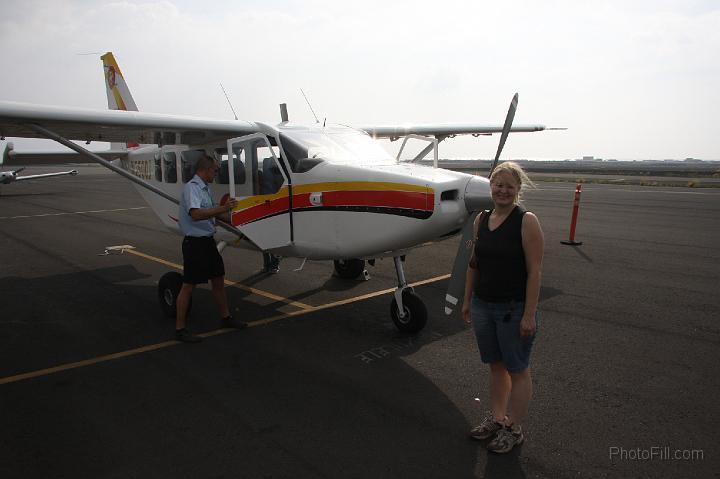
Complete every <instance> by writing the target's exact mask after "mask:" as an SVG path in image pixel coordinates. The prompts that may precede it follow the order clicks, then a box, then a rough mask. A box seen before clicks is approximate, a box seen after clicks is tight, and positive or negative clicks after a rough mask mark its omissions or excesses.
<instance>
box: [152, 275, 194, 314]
mask: <svg viewBox="0 0 720 479" xmlns="http://www.w3.org/2000/svg"><path fill="white" fill-rule="evenodd" d="M182 283H183V280H182V275H181V274H180V273H178V272H176V271H170V272H169V273H165V274H164V275H162V276H161V277H160V281H158V300H159V301H160V309H162V312H163V314H164V315H165V316H167V317H168V318H175V316H176V314H177V297H178V294H179V293H180V288H182ZM191 307H192V298H190V303H189V304H188V312H190V308H191Z"/></svg>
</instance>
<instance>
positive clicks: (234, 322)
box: [220, 316, 248, 329]
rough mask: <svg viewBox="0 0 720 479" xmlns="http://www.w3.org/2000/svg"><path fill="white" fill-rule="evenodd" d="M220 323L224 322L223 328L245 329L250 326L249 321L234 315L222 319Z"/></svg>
mask: <svg viewBox="0 0 720 479" xmlns="http://www.w3.org/2000/svg"><path fill="white" fill-rule="evenodd" d="M220 324H222V327H223V328H233V329H245V328H247V327H248V323H246V322H245V321H240V320H239V319H235V318H233V317H232V316H228V317H226V318H223V319H222V321H220Z"/></svg>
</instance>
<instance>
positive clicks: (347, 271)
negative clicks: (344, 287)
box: [333, 258, 365, 279]
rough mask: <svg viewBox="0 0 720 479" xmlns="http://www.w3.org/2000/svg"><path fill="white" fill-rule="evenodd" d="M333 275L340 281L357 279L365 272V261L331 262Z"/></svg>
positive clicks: (344, 260)
mask: <svg viewBox="0 0 720 479" xmlns="http://www.w3.org/2000/svg"><path fill="white" fill-rule="evenodd" d="M333 263H334V265H335V273H336V274H337V275H338V277H340V278H342V279H356V278H359V277H360V275H361V274H362V272H363V271H365V260H362V259H354V258H353V259H341V260H335V261H333Z"/></svg>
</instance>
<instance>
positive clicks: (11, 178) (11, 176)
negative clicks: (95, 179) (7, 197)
mask: <svg viewBox="0 0 720 479" xmlns="http://www.w3.org/2000/svg"><path fill="white" fill-rule="evenodd" d="M12 149H13V144H12V143H10V142H4V143H3V144H0V167H2V166H3V165H4V164H5V160H6V159H7V158H9V156H10V152H11V151H12ZM24 169H25V167H23V168H18V169H17V170H11V171H0V185H7V184H10V183H14V182H16V181H23V180H36V179H38V178H50V177H52V176H65V175H77V174H78V172H77V170H70V171H59V172H57V173H42V174H39V175H25V176H18V173H20V172H21V171H23V170H24Z"/></svg>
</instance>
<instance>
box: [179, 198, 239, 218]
mask: <svg viewBox="0 0 720 479" xmlns="http://www.w3.org/2000/svg"><path fill="white" fill-rule="evenodd" d="M235 205H237V200H235V199H230V200H229V201H228V202H227V203H225V204H224V205H220V206H214V207H212V208H190V218H192V219H193V221H200V220H207V219H209V218H215V217H220V219H221V220H223V221H228V220H229V215H227V214H226V213H229V212H230V211H231V210H232V209H233V208H234V207H235Z"/></svg>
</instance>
